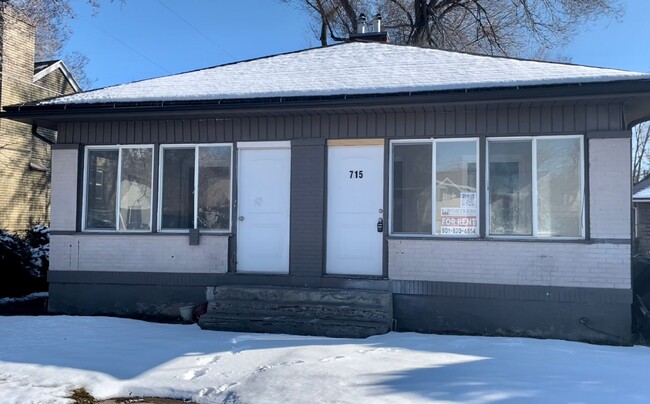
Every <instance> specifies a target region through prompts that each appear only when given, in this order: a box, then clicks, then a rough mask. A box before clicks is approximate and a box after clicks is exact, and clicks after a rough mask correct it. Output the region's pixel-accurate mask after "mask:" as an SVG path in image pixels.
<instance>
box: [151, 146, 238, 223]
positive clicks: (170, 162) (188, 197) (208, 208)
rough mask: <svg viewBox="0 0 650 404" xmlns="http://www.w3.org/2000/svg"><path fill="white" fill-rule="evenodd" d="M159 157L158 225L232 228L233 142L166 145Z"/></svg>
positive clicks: (162, 147)
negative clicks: (231, 143)
mask: <svg viewBox="0 0 650 404" xmlns="http://www.w3.org/2000/svg"><path fill="white" fill-rule="evenodd" d="M160 160H161V167H160V189H161V193H160V198H159V209H158V210H159V220H158V223H159V229H160V230H162V231H165V230H181V229H202V230H208V231H215V232H219V231H222V232H227V231H230V227H231V214H230V212H231V192H232V185H231V183H232V180H231V175H232V145H230V144H219V145H173V146H172V145H164V146H161V150H160Z"/></svg>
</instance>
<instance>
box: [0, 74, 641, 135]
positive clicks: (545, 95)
mask: <svg viewBox="0 0 650 404" xmlns="http://www.w3.org/2000/svg"><path fill="white" fill-rule="evenodd" d="M649 93H650V80H623V81H616V82H608V83H572V84H560V85H548V86H537V87H534V86H531V87H514V88H513V87H503V88H482V89H471V90H469V89H468V90H450V91H436V92H415V93H410V92H409V93H396V94H361V95H337V96H313V97H276V98H266V99H264V98H255V99H238V100H203V101H164V102H161V101H155V102H122V103H107V104H69V105H41V106H38V105H14V106H6V107H4V108H5V111H6V112H4V113H2V114H0V117H2V118H7V119H13V120H17V121H21V122H28V123H32V124H37V125H39V126H44V127H47V128H49V129H56V126H57V124H58V123H60V122H66V121H79V120H106V119H110V120H120V119H127V120H132V119H144V118H146V119H192V118H200V117H203V118H205V117H216V116H223V117H232V116H233V115H234V114H247V115H249V114H258V115H259V114H267V115H269V114H271V115H274V114H286V113H299V114H305V113H310V112H316V111H335V112H336V111H338V112H341V113H346V112H350V111H351V110H352V109H364V110H370V109H375V110H378V111H381V110H382V109H384V108H391V107H395V108H398V109H403V108H416V109H419V108H422V107H423V106H432V105H443V104H444V105H447V106H453V105H455V104H495V103H504V102H509V101H529V102H543V101H547V100H549V99H553V100H558V101H559V100H562V101H569V100H596V99H600V100H611V101H612V102H614V103H622V102H623V101H625V99H626V98H628V97H646V98H644V99H643V100H641V101H640V102H648V99H647V97H648V94H649Z"/></svg>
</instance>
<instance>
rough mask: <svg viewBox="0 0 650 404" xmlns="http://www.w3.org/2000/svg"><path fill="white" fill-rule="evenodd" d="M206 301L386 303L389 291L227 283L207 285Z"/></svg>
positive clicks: (389, 299) (388, 302)
mask: <svg viewBox="0 0 650 404" xmlns="http://www.w3.org/2000/svg"><path fill="white" fill-rule="evenodd" d="M209 289H210V290H209V291H208V300H262V301H276V302H319V303H344V302H347V303H350V304H355V305H364V306H385V305H388V304H391V303H392V295H391V294H390V292H385V291H377V290H367V289H334V288H300V287H287V286H246V285H228V286H217V287H214V288H209Z"/></svg>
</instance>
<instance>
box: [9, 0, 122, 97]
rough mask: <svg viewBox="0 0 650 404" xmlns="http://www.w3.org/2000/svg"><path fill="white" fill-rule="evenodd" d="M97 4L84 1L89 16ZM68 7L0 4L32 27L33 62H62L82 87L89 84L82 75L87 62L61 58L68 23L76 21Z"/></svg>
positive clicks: (63, 3)
mask: <svg viewBox="0 0 650 404" xmlns="http://www.w3.org/2000/svg"><path fill="white" fill-rule="evenodd" d="M107 1H110V2H114V1H116V0H107ZM117 1H120V2H122V3H124V2H126V0H117ZM101 2H102V0H86V3H87V4H88V6H89V7H92V9H93V12H97V11H98V10H99V7H100V4H101ZM72 4H73V0H0V7H12V8H13V9H14V10H16V11H17V12H18V13H20V14H21V15H23V16H25V17H26V18H27V19H28V20H29V21H30V22H31V23H32V24H34V26H35V27H36V60H50V59H60V58H63V59H64V61H65V63H66V65H68V67H69V68H70V70H71V71H72V73H73V74H74V76H75V79H76V80H77V82H79V84H80V85H81V86H82V87H85V86H88V85H90V84H92V83H91V81H90V80H89V79H88V77H87V76H86V74H85V71H84V68H85V66H86V64H87V63H88V58H87V57H86V56H85V55H83V54H81V53H78V52H72V53H69V54H66V55H65V56H64V55H62V54H61V51H62V49H63V46H64V45H65V42H66V41H67V40H68V38H69V37H70V35H71V34H72V31H71V29H70V25H69V24H68V21H70V19H73V18H75V17H76V15H75V13H74V10H73V8H72Z"/></svg>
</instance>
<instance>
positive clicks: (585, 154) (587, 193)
mask: <svg viewBox="0 0 650 404" xmlns="http://www.w3.org/2000/svg"><path fill="white" fill-rule="evenodd" d="M582 158H583V159H584V161H583V162H582V169H583V170H584V174H583V176H582V178H583V181H584V182H585V183H584V184H582V188H583V189H584V192H583V196H582V197H583V198H585V200H584V201H583V206H584V215H585V219H584V224H585V239H587V240H589V239H590V238H591V206H590V205H591V184H590V182H589V177H590V175H589V171H591V164H590V162H589V139H588V138H587V137H586V136H585V137H583V139H582ZM630 172H631V170H630Z"/></svg>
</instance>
